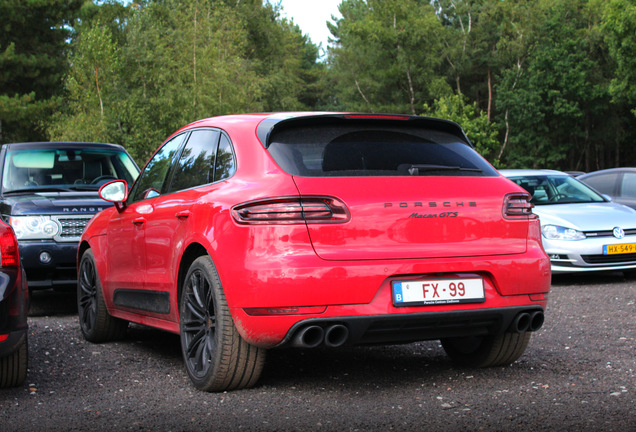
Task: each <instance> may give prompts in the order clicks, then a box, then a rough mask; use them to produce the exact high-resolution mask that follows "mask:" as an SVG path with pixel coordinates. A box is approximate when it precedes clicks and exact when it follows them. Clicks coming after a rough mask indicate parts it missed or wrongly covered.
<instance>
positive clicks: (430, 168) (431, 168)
mask: <svg viewBox="0 0 636 432" xmlns="http://www.w3.org/2000/svg"><path fill="white" fill-rule="evenodd" d="M408 171H409V174H411V175H412V176H416V175H420V173H424V172H435V171H456V172H457V171H461V172H483V171H482V170H480V169H479V168H462V167H458V166H448V165H411V167H410V168H409V170H408Z"/></svg>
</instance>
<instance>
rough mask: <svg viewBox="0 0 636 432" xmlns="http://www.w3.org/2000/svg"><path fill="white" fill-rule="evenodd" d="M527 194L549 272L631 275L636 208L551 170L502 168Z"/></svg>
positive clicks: (635, 252) (634, 263)
mask: <svg viewBox="0 0 636 432" xmlns="http://www.w3.org/2000/svg"><path fill="white" fill-rule="evenodd" d="M500 172H501V174H503V175H504V176H506V177H508V178H509V179H510V180H512V181H513V182H515V183H516V184H518V185H519V186H521V187H522V188H524V189H525V190H526V191H528V193H529V194H530V195H532V200H531V203H532V204H534V208H533V210H532V211H533V212H534V213H535V214H536V215H538V216H539V219H540V221H541V232H542V236H541V237H542V241H543V247H544V249H545V251H546V252H547V254H548V255H549V256H550V263H551V267H552V273H553V274H556V273H576V272H587V271H608V270H619V271H626V272H629V271H634V272H635V274H636V210H634V209H632V208H630V207H627V206H624V205H622V204H618V203H615V202H612V201H611V200H610V199H609V197H606V196H603V195H601V194H599V193H598V192H596V191H594V190H593V189H591V188H590V187H588V186H587V185H585V184H584V183H582V182H580V181H578V180H577V179H575V178H574V177H572V176H570V175H568V174H566V173H564V172H560V171H552V170H501V171H500Z"/></svg>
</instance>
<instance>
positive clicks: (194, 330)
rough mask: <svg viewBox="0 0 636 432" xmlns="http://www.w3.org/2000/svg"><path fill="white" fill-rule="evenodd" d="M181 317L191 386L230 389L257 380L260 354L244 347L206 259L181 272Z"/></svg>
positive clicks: (204, 388) (213, 389)
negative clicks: (183, 277) (182, 275)
mask: <svg viewBox="0 0 636 432" xmlns="http://www.w3.org/2000/svg"><path fill="white" fill-rule="evenodd" d="M180 319H181V322H180V329H181V351H182V353H183V360H184V362H185V365H186V370H187V372H188V375H189V376H190V379H191V380H192V383H193V384H194V386H195V387H196V388H198V389H199V390H204V391H224V390H234V389H241V388H247V387H251V386H253V385H254V384H255V383H256V381H258V378H259V377H260V374H261V371H262V369H263V364H264V361H265V350H264V349H262V348H257V347H255V346H253V345H250V344H248V343H247V342H246V341H245V340H244V339H243V338H242V337H241V335H240V334H239V332H238V330H237V329H236V326H235V325H234V321H233V320H232V316H231V315H230V312H229V308H228V305H227V301H226V299H225V294H224V293H223V289H222V287H221V281H220V280H219V276H218V273H217V271H216V268H215V267H214V264H213V263H212V260H211V259H210V257H209V256H203V257H199V258H197V259H196V260H195V261H194V263H192V265H191V266H190V269H189V270H188V273H187V274H186V277H185V281H184V287H183V294H182V296H181V308H180Z"/></svg>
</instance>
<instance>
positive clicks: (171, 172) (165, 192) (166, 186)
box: [126, 126, 238, 205]
mask: <svg viewBox="0 0 636 432" xmlns="http://www.w3.org/2000/svg"><path fill="white" fill-rule="evenodd" d="M199 130H211V131H217V132H219V138H218V139H217V141H216V148H215V151H214V174H213V181H212V182H210V183H206V184H202V185H196V186H192V187H189V188H187V189H179V190H175V191H171V192H168V191H169V190H170V187H171V186H172V181H173V176H174V172H175V170H176V165H177V162H178V161H179V159H180V158H181V154H182V153H183V150H184V149H185V147H186V145H187V144H188V141H189V140H190V137H191V136H192V133H193V132H195V131H199ZM183 134H187V136H186V137H185V139H184V140H183V143H181V145H180V146H179V148H178V149H177V151H176V152H175V156H174V157H173V158H172V161H171V163H170V168H169V169H168V174H167V175H166V181H165V182H164V183H163V185H162V187H161V191H160V193H161V194H160V195H158V196H164V195H171V194H173V193H177V192H182V191H185V190H190V189H194V188H198V187H201V186H208V185H212V184H215V183H218V182H221V181H225V180H229V179H231V178H232V177H234V175H235V174H236V171H237V170H238V162H237V160H236V151H235V150H234V144H233V143H232V139H231V138H230V135H229V134H228V133H227V132H225V131H224V130H223V129H220V128H215V127H209V126H205V127H199V128H194V129H188V130H187V131H184V132H182V133H181V134H177V135H173V136H171V137H170V138H168V139H167V140H165V141H164V142H163V143H162V144H161V147H159V148H158V149H157V151H155V153H154V154H157V153H158V152H159V150H160V149H161V148H163V146H164V145H166V144H167V143H168V141H172V140H173V139H175V138H177V137H178V136H180V135H183ZM223 136H225V137H226V138H227V141H228V143H229V144H230V151H231V153H232V160H233V162H234V172H233V173H232V175H231V176H229V177H226V178H223V179H219V180H216V157H217V155H218V151H219V146H220V144H221V138H222V137H223ZM154 154H153V157H154ZM151 159H152V158H151ZM148 162H150V159H149V160H148ZM148 162H146V165H148ZM146 165H144V167H143V169H142V170H141V171H140V173H139V176H138V177H137V181H135V184H134V185H133V187H132V188H131V190H130V194H129V196H128V200H127V203H126V204H127V205H130V204H133V203H137V202H141V201H145V200H147V199H150V198H142V199H139V200H137V201H133V196H134V194H135V186H136V185H137V183H138V181H139V179H140V178H141V174H142V173H143V172H144V171H145V168H146ZM152 198H156V196H155V197H152Z"/></svg>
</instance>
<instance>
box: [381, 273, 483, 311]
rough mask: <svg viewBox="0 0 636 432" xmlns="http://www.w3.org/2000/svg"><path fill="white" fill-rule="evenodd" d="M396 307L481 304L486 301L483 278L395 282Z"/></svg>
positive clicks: (394, 300)
mask: <svg viewBox="0 0 636 432" xmlns="http://www.w3.org/2000/svg"><path fill="white" fill-rule="evenodd" d="M391 285H392V288H393V304H394V305H395V306H421V305H439V304H456V303H479V302H483V301H485V300H486V298H485V296H484V280H483V279H482V278H462V279H427V280H410V281H394V282H393V283H392V284H391Z"/></svg>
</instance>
